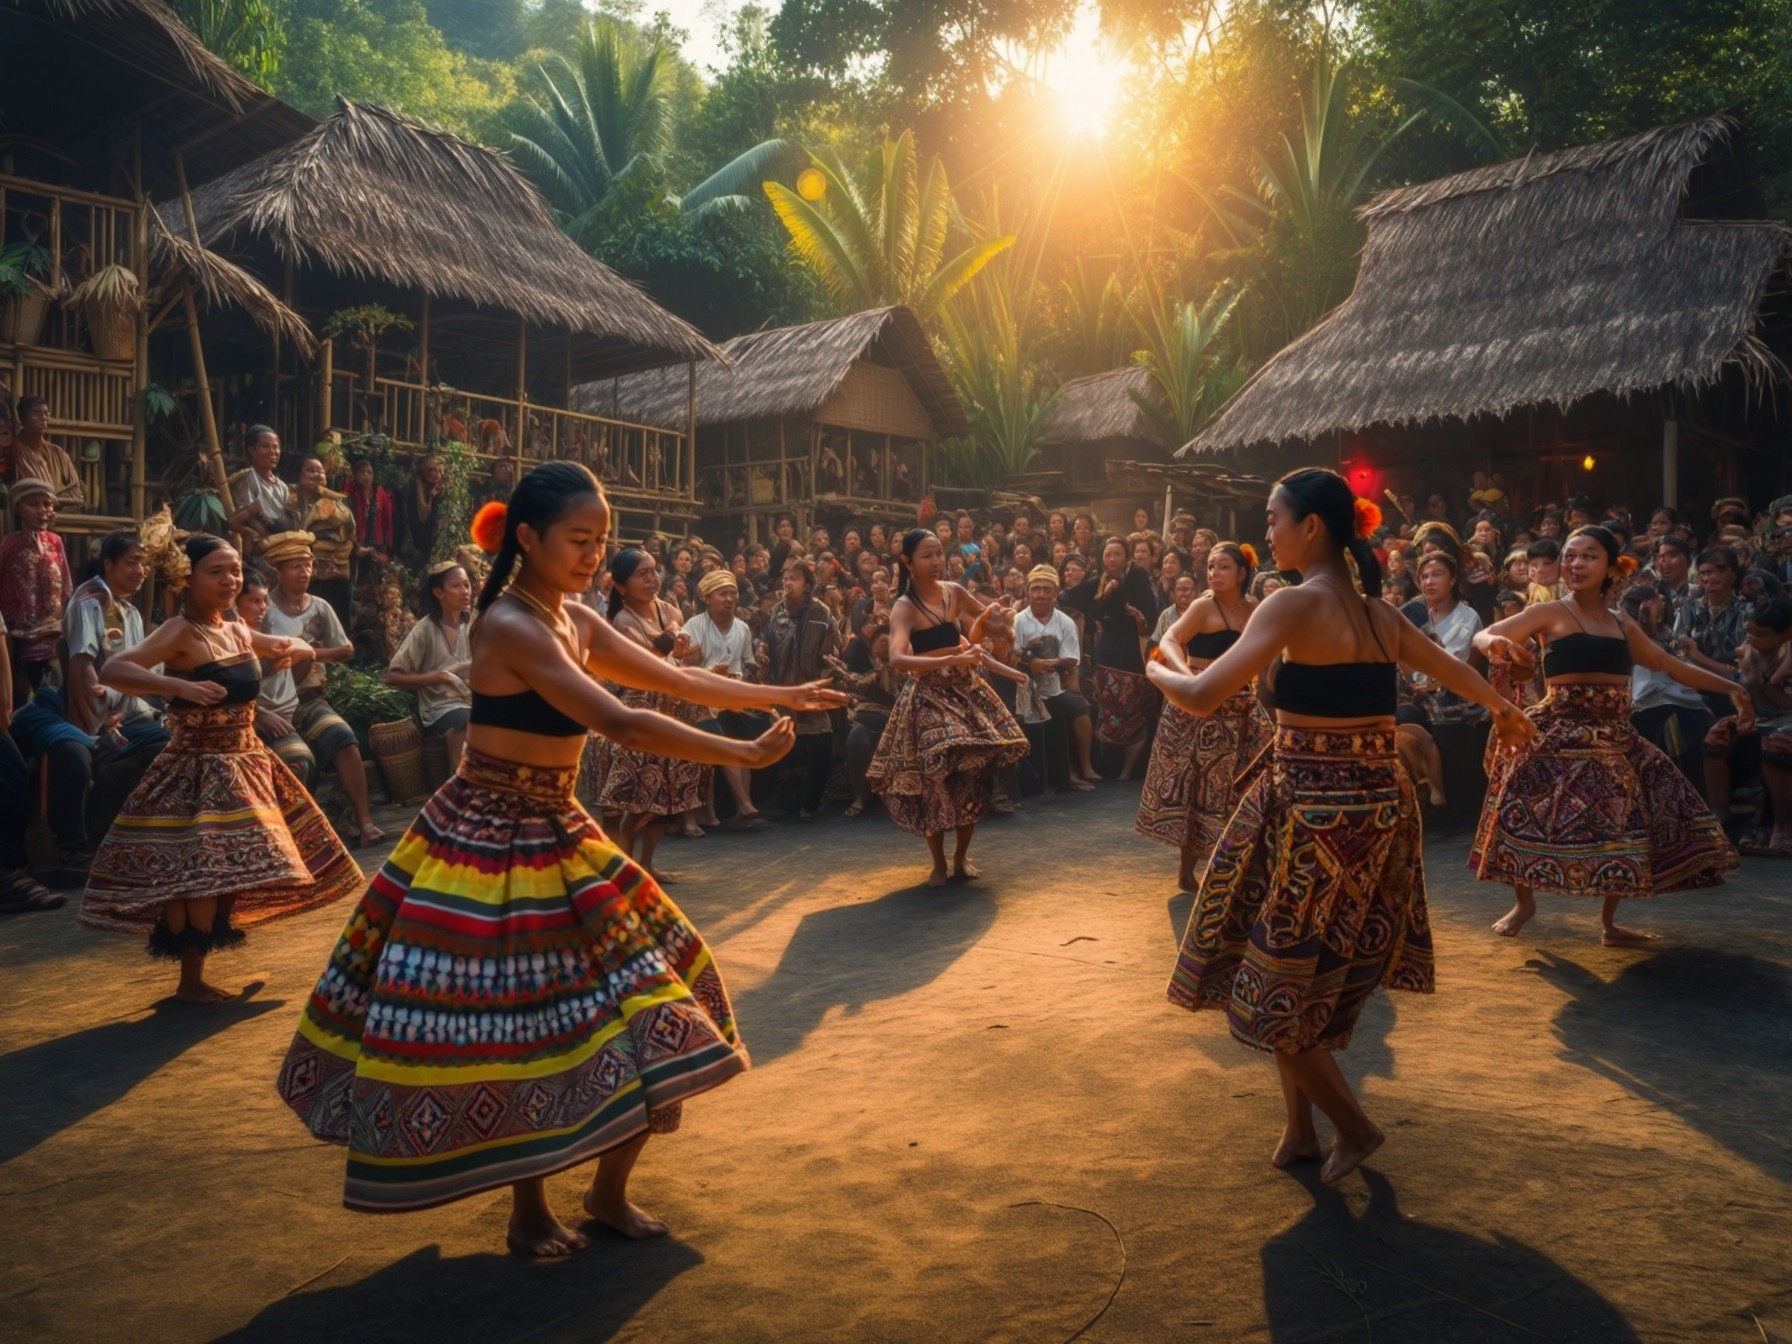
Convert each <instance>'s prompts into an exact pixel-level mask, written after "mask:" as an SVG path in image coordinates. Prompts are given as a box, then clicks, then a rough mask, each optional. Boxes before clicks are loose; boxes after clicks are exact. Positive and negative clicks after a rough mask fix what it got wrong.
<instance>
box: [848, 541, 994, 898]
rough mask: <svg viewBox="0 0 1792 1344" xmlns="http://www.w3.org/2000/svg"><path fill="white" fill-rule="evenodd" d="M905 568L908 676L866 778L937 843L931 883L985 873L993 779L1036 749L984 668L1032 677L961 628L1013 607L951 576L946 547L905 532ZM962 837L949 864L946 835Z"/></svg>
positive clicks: (901, 600)
mask: <svg viewBox="0 0 1792 1344" xmlns="http://www.w3.org/2000/svg"><path fill="white" fill-rule="evenodd" d="M901 566H902V572H901V575H900V576H899V578H898V580H897V594H896V600H895V602H893V603H891V605H890V660H889V665H890V668H891V670H892V671H896V672H905V673H907V674H908V679H907V680H906V681H904V682H903V683H902V686H901V687H900V689H898V690H897V692H896V703H895V705H894V706H892V707H891V709H890V721H889V722H888V723H887V724H886V725H885V726H884V733H883V736H882V737H881V738H879V739H878V743H877V752H876V754H875V755H873V756H872V758H871V765H870V767H869V768H868V769H867V770H866V771H865V778H866V780H867V781H868V782H869V783H870V785H871V788H872V789H873V791H875V792H876V793H878V794H880V795H882V797H883V800H884V806H885V807H886V808H888V809H889V812H890V819H891V820H892V821H894V822H895V823H896V824H897V826H899V827H901V828H902V829H903V830H905V831H907V832H908V833H909V834H910V835H919V836H921V837H922V838H923V839H925V840H926V841H927V852H928V854H929V855H930V856H931V857H932V859H933V870H932V871H931V872H930V873H928V875H927V885H928V886H930V887H943V886H945V885H946V883H947V881H948V880H950V879H951V878H954V877H958V878H973V877H981V876H982V875H983V874H982V872H981V871H980V870H979V869H978V868H977V866H976V865H975V864H973V863H972V862H971V861H970V858H969V856H968V855H969V850H970V847H971V836H972V835H974V834H975V833H976V830H977V822H978V821H979V820H981V819H982V816H983V813H984V810H985V809H986V808H988V806H989V799H990V794H991V793H992V791H993V784H992V781H993V776H994V772H995V771H996V770H999V769H1000V768H1001V767H1002V766H1005V765H1013V764H1014V763H1015V762H1016V761H1018V760H1020V758H1021V757H1023V756H1025V755H1026V754H1027V737H1026V734H1025V733H1023V732H1022V731H1021V729H1020V725H1019V724H1018V723H1016V722H1015V721H1014V716H1013V715H1012V714H1010V713H1009V712H1008V707H1007V706H1006V705H1004V704H1003V703H1002V700H1001V697H1000V696H998V695H997V694H996V693H995V689H994V688H993V687H991V686H990V684H989V683H988V682H987V681H985V680H984V679H983V677H982V675H981V673H982V672H983V671H984V670H987V671H990V672H993V673H995V674H996V675H997V676H1003V677H1007V678H1009V679H1010V680H1013V681H1020V682H1024V681H1025V680H1026V679H1027V674H1026V673H1024V672H1021V671H1018V670H1016V669H1015V668H1012V667H1009V666H1008V665H1007V664H1006V663H1002V662H998V661H997V660H996V659H995V658H994V657H992V656H991V655H990V653H989V651H988V650H987V649H985V648H984V647H983V646H982V645H981V644H979V643H976V642H975V641H974V640H967V639H966V638H965V637H964V636H963V635H962V634H960V633H959V626H958V623H959V621H961V620H970V621H972V622H973V624H972V627H971V628H972V632H973V634H975V633H977V632H978V628H979V627H980V626H981V625H983V624H984V623H985V622H986V621H988V620H991V619H1004V618H1006V617H1007V612H1006V611H1004V610H1003V609H1002V608H1000V607H992V606H990V604H988V603H986V602H983V601H981V600H980V599H978V598H976V597H974V596H972V595H971V593H970V592H968V591H967V590H966V589H965V588H964V587H963V586H962V585H961V584H956V583H948V582H946V580H945V572H946V552H945V548H944V547H943V546H941V544H940V539H939V538H938V537H936V536H935V535H934V534H933V533H931V532H929V531H927V530H926V529H925V528H919V527H917V528H915V529H913V530H912V531H910V532H908V533H907V534H905V535H904V536H903V538H902V560H901ZM947 831H951V832H952V835H953V853H952V866H951V868H950V869H948V868H947V866H946V832H947Z"/></svg>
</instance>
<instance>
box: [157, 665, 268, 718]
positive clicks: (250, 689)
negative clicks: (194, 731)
mask: <svg viewBox="0 0 1792 1344" xmlns="http://www.w3.org/2000/svg"><path fill="white" fill-rule="evenodd" d="M168 675H169V676H171V677H176V678H178V679H179V680H181V681H215V682H217V683H218V685H220V686H222V687H223V688H224V699H223V700H222V701H221V702H220V703H222V704H226V705H247V704H249V703H251V702H252V701H253V700H254V699H255V697H256V696H258V695H260V694H261V664H260V663H258V662H257V661H256V660H255V659H254V658H252V657H245V658H243V659H241V660H240V661H238V660H236V659H232V660H231V661H229V662H220V661H218V660H217V659H213V660H212V661H211V662H209V663H201V664H199V666H198V667H196V668H194V669H193V670H192V671H191V672H175V671H173V670H170V671H169V673H168ZM174 703H175V704H176V705H177V706H180V707H182V708H186V709H208V708H214V706H208V705H200V704H197V703H196V702H194V701H192V700H182V699H176V700H175V702H174Z"/></svg>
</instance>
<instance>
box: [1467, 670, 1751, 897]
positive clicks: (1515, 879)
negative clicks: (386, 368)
mask: <svg viewBox="0 0 1792 1344" xmlns="http://www.w3.org/2000/svg"><path fill="white" fill-rule="evenodd" d="M1525 713H1526V714H1527V715H1528V716H1529V717H1530V719H1531V721H1532V722H1533V723H1535V724H1536V725H1537V737H1536V740H1535V741H1534V742H1532V743H1531V745H1530V746H1529V747H1527V748H1524V749H1521V750H1516V751H1515V750H1512V749H1510V748H1502V747H1500V746H1499V745H1498V739H1497V738H1495V739H1489V741H1488V744H1487V758H1486V764H1487V801H1486V803H1485V804H1484V805H1483V807H1482V810H1481V823H1480V825H1479V826H1478V827H1477V828H1476V831H1475V842H1474V848H1473V850H1472V851H1471V852H1470V854H1469V860H1468V862H1469V867H1470V868H1471V869H1473V870H1474V872H1475V873H1476V875H1477V876H1479V877H1481V878H1483V879H1486V880H1489V881H1494V882H1503V883H1505V884H1507V885H1508V886H1527V887H1529V888H1531V890H1533V891H1545V892H1554V893H1557V894H1562V895H1569V896H1597V897H1601V898H1604V897H1612V896H1617V897H1622V898H1624V899H1626V900H1630V899H1635V898H1637V897H1641V896H1655V895H1659V894H1660V893H1662V892H1667V891H1685V890H1689V889H1691V888H1695V887H1712V886H1716V885H1718V884H1719V883H1721V882H1722V881H1723V880H1724V874H1725V873H1727V872H1731V871H1733V870H1734V869H1736V868H1738V867H1740V866H1741V860H1740V859H1739V858H1737V856H1736V849H1735V846H1733V845H1732V844H1731V843H1730V841H1729V838H1728V837H1727V836H1725V835H1724V832H1723V827H1722V826H1720V825H1719V824H1718V821H1717V818H1716V817H1714V816H1712V814H1711V809H1710V808H1709V807H1707V806H1706V804H1705V800H1704V799H1703V798H1702V797H1700V796H1699V792H1698V790H1697V789H1695V788H1693V786H1692V784H1691V783H1690V782H1689V781H1688V780H1687V778H1686V776H1685V775H1683V774H1681V773H1680V770H1679V768H1678V767H1677V766H1676V765H1675V764H1674V763H1673V761H1671V760H1669V759H1668V757H1667V755H1666V754H1665V753H1664V752H1663V751H1662V750H1661V748H1659V747H1657V746H1656V745H1655V744H1654V743H1652V742H1650V741H1649V740H1648V739H1647V738H1645V737H1644V736H1643V735H1642V734H1641V733H1639V732H1637V730H1636V729H1635V727H1633V726H1632V725H1631V722H1630V688H1629V687H1628V686H1598V685H1574V684H1565V683H1560V682H1558V683H1556V684H1554V685H1552V686H1550V688H1549V695H1548V696H1547V697H1546V698H1545V699H1544V700H1543V701H1542V702H1541V703H1539V704H1536V705H1533V706H1532V707H1531V708H1530V709H1528V710H1526V711H1525Z"/></svg>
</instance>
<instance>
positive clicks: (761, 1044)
mask: <svg viewBox="0 0 1792 1344" xmlns="http://www.w3.org/2000/svg"><path fill="white" fill-rule="evenodd" d="M995 917H996V901H995V897H994V896H992V895H991V894H989V893H988V892H986V891H982V890H979V889H978V888H977V887H975V886H973V885H971V884H968V883H954V884H953V885H952V886H950V887H947V888H945V889H943V890H937V891H936V890H928V889H926V888H921V887H908V888H904V889H903V890H900V891H893V892H891V893H890V894H889V895H887V896H881V897H879V898H878V899H877V900H875V901H865V902H859V903H856V904H853V905H836V906H831V907H829V908H828V909H826V910H817V911H815V912H814V913H812V914H807V915H804V916H803V918H802V922H801V923H799V924H798V925H797V927H796V932H795V933H793V934H792V935H791V937H790V942H789V943H788V944H787V945H786V946H785V948H784V955H783V957H782V958H781V959H780V960H779V962H778V968H777V970H775V971H773V972H772V974H771V977H770V978H769V979H767V980H766V981H765V982H764V983H763V984H760V985H757V986H755V987H754V988H752V989H750V990H747V991H746V992H745V993H743V994H740V995H737V996H736V1001H735V1009H736V1013H737V1016H738V1017H739V1019H740V1021H741V1022H743V1023H744V1024H745V1030H746V1033H747V1048H748V1049H749V1050H751V1051H752V1052H753V1060H754V1062H755V1063H759V1064H767V1063H770V1062H771V1061H772V1060H774V1059H777V1058H779V1057H780V1056H783V1055H786V1054H789V1053H790V1052H791V1051H793V1050H795V1049H796V1048H797V1047H799V1046H800V1045H802V1043H803V1040H804V1038H805V1037H807V1036H808V1034H809V1033H810V1032H811V1031H813V1030H815V1028H816V1027H818V1026H819V1025H820V1024H821V1020H822V1018H823V1017H824V1016H826V1014H827V1011H828V1009H830V1008H833V1007H836V1006H839V1007H843V1008H845V1009H846V1010H847V1011H848V1012H849V1013H850V1012H857V1011H858V1010H859V1009H860V1008H863V1007H864V1006H865V1005H866V1004H868V1003H875V1002H877V1001H878V1000H880V999H893V998H896V997H897V996H899V995H902V994H906V993H908V991H910V990H911V989H919V988H920V987H921V986H922V985H925V984H930V983H931V982H932V981H934V980H935V979H937V978H938V977H939V976H940V975H941V974H942V973H943V972H944V971H945V970H946V968H947V967H948V966H950V965H951V964H952V963H953V962H955V961H957V960H958V958H959V957H961V956H962V955H964V953H965V951H966V949H968V948H969V947H970V946H971V945H972V944H973V943H975V942H976V941H977V940H978V939H979V938H981V937H982V936H983V935H984V933H985V932H987V931H988V929H989V926H990V925H991V924H992V923H994V921H995Z"/></svg>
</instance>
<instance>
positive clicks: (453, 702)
mask: <svg viewBox="0 0 1792 1344" xmlns="http://www.w3.org/2000/svg"><path fill="white" fill-rule="evenodd" d="M472 605H473V580H472V578H471V576H469V575H468V573H467V570H466V566H464V565H459V564H456V563H455V562H454V561H452V560H445V561H443V562H442V563H441V564H439V565H436V566H435V567H434V568H433V569H431V570H430V571H429V582H428V584H427V586H426V588H425V591H424V597H423V619H422V620H420V621H418V622H417V624H415V625H413V626H412V627H411V633H410V634H408V635H406V636H405V637H404V643H402V644H400V645H399V646H398V652H397V653H395V654H393V655H392V662H391V663H390V665H389V666H388V667H387V669H386V675H385V677H383V678H382V680H384V681H385V683H386V684H387V685H388V686H397V687H398V688H399V689H401V690H406V691H415V692H416V693H417V717H418V719H419V720H421V721H422V724H423V733H424V736H426V737H439V738H441V739H442V740H443V742H444V743H445V744H446V746H447V749H448V763H449V764H450V765H453V764H454V763H456V762H458V761H459V760H460V753H461V751H462V749H463V748H465V746H466V745H467V720H468V719H469V718H471V717H472V714H473V692H472V691H470V690H468V689H467V671H468V669H469V668H470V667H471V666H472V661H473V651H472V649H471V647H470V646H469V645H468V643H467V615H468V609H469V608H470V607H471V606H472Z"/></svg>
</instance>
